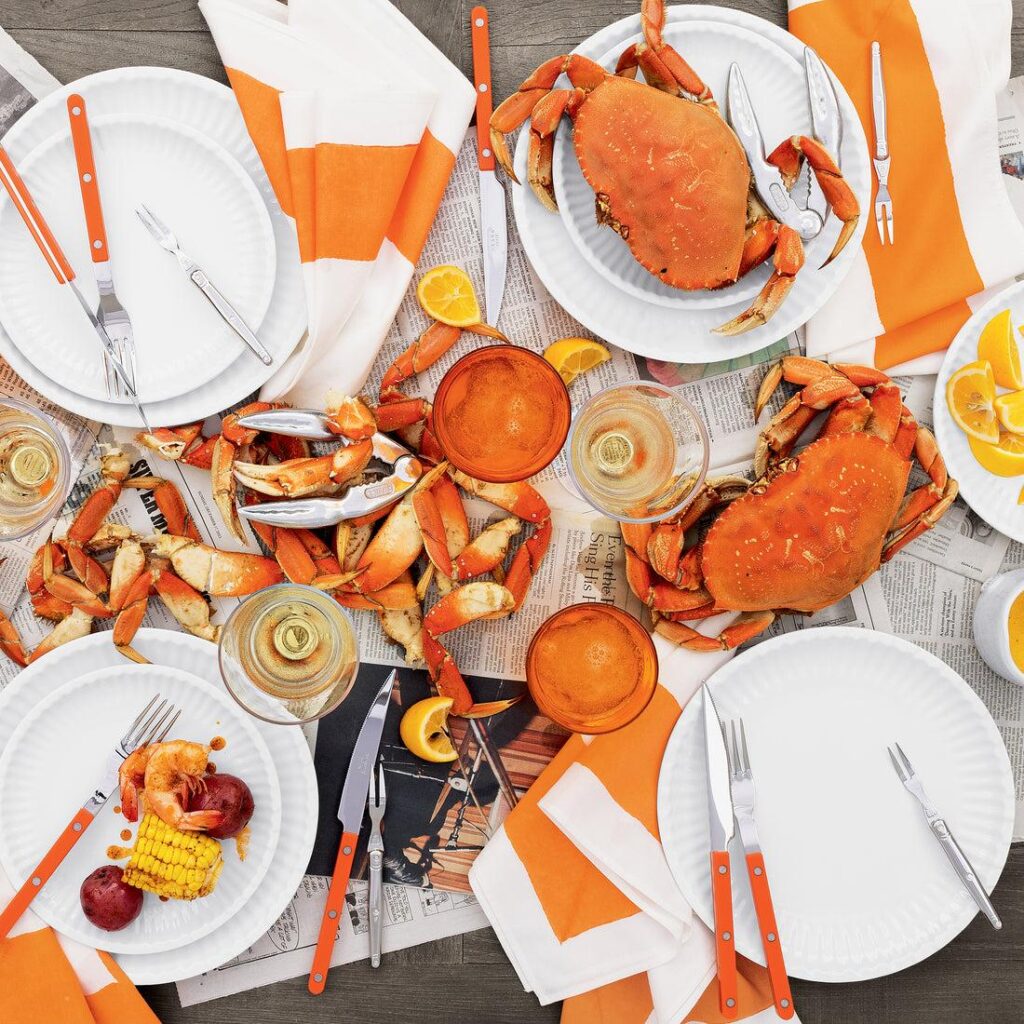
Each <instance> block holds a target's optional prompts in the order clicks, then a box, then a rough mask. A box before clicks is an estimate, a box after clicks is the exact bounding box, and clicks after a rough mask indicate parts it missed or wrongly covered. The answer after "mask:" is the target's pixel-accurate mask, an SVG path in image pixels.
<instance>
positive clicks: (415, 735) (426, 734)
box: [398, 697, 459, 764]
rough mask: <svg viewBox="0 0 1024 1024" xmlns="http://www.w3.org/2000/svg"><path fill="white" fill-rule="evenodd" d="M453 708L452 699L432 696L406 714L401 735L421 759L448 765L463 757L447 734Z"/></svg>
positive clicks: (403, 717) (414, 705)
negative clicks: (449, 713)
mask: <svg viewBox="0 0 1024 1024" xmlns="http://www.w3.org/2000/svg"><path fill="white" fill-rule="evenodd" d="M451 706H452V699H451V697H428V698H427V699H426V700H421V701H417V702H416V703H415V704H413V706H412V707H411V708H409V710H408V711H406V713H405V714H404V715H402V724H401V725H399V727H398V733H399V735H400V736H401V737H402V742H403V743H404V744H405V745H406V746H407V747H408V748H409V750H411V751H412V753H414V754H415V755H416V756H417V757H422V758H423V760H424V761H433V762H434V763H435V764H445V763H447V762H448V761H454V760H455V759H456V758H457V757H458V756H459V755H458V753H457V751H456V750H455V748H454V747H453V746H452V743H451V740H449V739H448V735H447V733H446V731H445V730H446V729H447V728H448V712H449V711H450V710H451Z"/></svg>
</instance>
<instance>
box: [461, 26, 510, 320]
mask: <svg viewBox="0 0 1024 1024" xmlns="http://www.w3.org/2000/svg"><path fill="white" fill-rule="evenodd" d="M469 17H470V35H471V37H472V40H473V77H474V78H475V80H476V147H477V166H478V167H479V169H480V236H481V242H482V243H483V251H484V315H485V316H486V317H487V322H488V323H489V324H490V325H491V326H492V327H493V326H496V325H497V323H498V314H499V313H500V312H501V299H502V296H503V295H504V294H505V274H506V270H507V266H508V224H507V221H506V214H505V190H504V188H502V186H501V183H500V182H499V181H498V177H497V174H496V173H495V169H494V153H493V152H492V150H491V140H490V121H491V107H492V101H491V54H490V40H489V35H488V23H489V19H488V16H487V8H486V7H474V8H473V10H472V11H471V12H470V16H469Z"/></svg>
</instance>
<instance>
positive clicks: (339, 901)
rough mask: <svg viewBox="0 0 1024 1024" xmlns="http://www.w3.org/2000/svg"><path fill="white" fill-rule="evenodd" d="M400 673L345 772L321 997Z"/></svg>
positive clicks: (320, 968) (315, 988) (317, 977)
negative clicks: (339, 839)
mask: <svg viewBox="0 0 1024 1024" xmlns="http://www.w3.org/2000/svg"><path fill="white" fill-rule="evenodd" d="M397 675H398V673H397V671H396V670H392V671H391V672H390V673H389V674H388V677H387V679H385V680H384V683H383V685H382V686H381V688H380V689H379V690H378V691H377V696H376V697H374V698H373V703H372V704H371V705H370V710H369V711H367V713H366V718H365V719H364V720H363V724H362V726H361V727H360V729H359V735H358V736H357V737H356V744H355V747H353V749H352V759H351V760H350V761H349V765H348V771H347V772H346V773H345V784H344V785H343V786H342V789H341V802H340V803H339V804H338V821H340V822H341V842H340V843H339V844H338V859H337V861H335V864H334V874H333V875H332V877H331V886H330V889H329V890H328V893H327V905H326V906H325V907H324V916H323V920H322V921H321V922H320V936H319V938H318V939H317V943H316V952H315V953H314V954H313V967H312V970H311V971H310V972H309V991H310V992H312V993H313V995H315V996H318V995H320V993H321V992H323V990H324V988H325V987H326V985H327V971H328V969H329V968H330V966H331V952H332V951H333V949H334V943H335V940H336V939H337V937H338V924H339V921H338V919H339V918H340V917H341V912H342V911H343V910H344V909H345V890H346V889H347V887H348V879H349V875H350V874H351V873H352V861H353V859H354V858H355V855H356V841H357V840H358V838H359V829H360V827H361V826H362V823H363V814H364V812H365V811H366V794H367V793H368V792H369V787H370V773H371V772H372V771H373V766H374V764H375V762H376V760H377V752H378V750H379V749H380V738H381V736H382V735H383V734H384V720H385V719H386V718H387V715H388V705H389V704H390V702H391V691H392V689H393V688H394V685H395V678H396V676H397Z"/></svg>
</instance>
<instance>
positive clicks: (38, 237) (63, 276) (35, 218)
mask: <svg viewBox="0 0 1024 1024" xmlns="http://www.w3.org/2000/svg"><path fill="white" fill-rule="evenodd" d="M0 186H3V189H4V191H5V192H6V193H7V194H8V195H9V196H10V198H11V202H12V203H13V204H14V208H15V209H16V210H17V211H18V215H19V216H20V217H21V219H22V220H23V221H24V222H25V227H26V228H28V232H29V234H30V235H31V236H32V240H33V241H34V242H35V243H36V247H37V248H38V249H39V251H40V253H42V256H43V259H44V260H46V265H47V266H48V267H49V268H50V270H51V271H52V273H53V276H54V277H55V278H56V280H57V284H66V285H68V287H69V288H70V289H71V292H72V294H73V295H74V296H75V298H76V299H77V300H78V304H79V306H81V307H82V312H83V313H85V315H86V317H88V319H89V323H91V324H92V327H93V331H94V332H95V334H96V338H97V340H98V341H99V343H100V346H101V348H102V349H103V351H104V353H106V356H107V359H109V360H110V365H111V366H112V367H113V368H114V370H115V372H116V373H117V376H118V378H119V380H120V381H121V384H122V387H123V390H124V393H125V394H126V395H127V396H128V397H129V398H130V399H131V401H132V404H133V405H134V406H135V411H136V412H137V413H138V414H139V419H140V420H141V421H142V425H143V426H144V427H145V428H146V429H147V430H148V431H149V432H150V433H152V428H151V427H150V425H149V422H148V420H147V419H146V414H145V412H144V411H143V409H142V404H141V403H140V402H139V396H138V395H137V394H136V393H135V385H134V383H133V381H132V379H131V377H130V376H129V375H128V373H127V371H126V370H125V368H124V365H123V363H122V362H121V359H120V357H119V356H118V353H117V350H116V349H115V348H114V343H113V342H112V341H111V340H110V336H109V335H108V334H107V332H106V329H105V328H104V327H103V324H101V323H100V321H99V318H98V317H97V316H96V313H95V312H94V311H93V309H92V307H91V306H90V305H89V303H88V302H86V300H85V296H84V295H83V294H82V292H81V289H80V288H79V287H78V285H77V284H76V283H75V271H74V268H73V267H72V266H71V264H70V263H69V262H68V258H67V256H65V255H64V251H63V250H62V249H61V247H60V244H59V243H58V241H57V239H56V237H55V236H54V234H53V232H52V231H51V230H50V226H49V225H48V224H47V223H46V220H45V219H44V217H43V215H42V213H40V211H39V207H37V206H36V204H35V201H34V200H33V199H32V194H31V193H30V192H29V190H28V187H27V186H26V185H25V182H24V181H23V180H22V178H21V175H20V174H18V171H17V169H16V168H15V166H14V161H12V160H11V158H10V155H9V154H8V153H7V151H6V150H5V149H4V148H3V147H2V146H0ZM104 244H105V243H104Z"/></svg>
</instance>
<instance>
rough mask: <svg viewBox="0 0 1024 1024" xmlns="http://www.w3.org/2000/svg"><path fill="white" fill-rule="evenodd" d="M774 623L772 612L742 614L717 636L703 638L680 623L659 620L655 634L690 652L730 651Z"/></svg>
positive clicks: (702, 635)
mask: <svg viewBox="0 0 1024 1024" xmlns="http://www.w3.org/2000/svg"><path fill="white" fill-rule="evenodd" d="M774 621H775V613H774V612H744V613H743V614H742V615H741V616H740V617H739V618H738V619H737V620H736V621H735V622H734V623H733V624H732V625H731V626H727V627H726V628H725V629H723V630H722V632H721V633H719V634H718V636H705V635H704V634H703V633H698V632H697V630H695V629H692V628H691V627H690V626H687V625H686V624H685V623H682V622H674V621H672V620H671V619H661V620H660V621H659V622H658V624H657V625H656V626H655V627H654V631H655V632H656V633H660V634H661V635H662V636H663V637H666V638H667V639H669V640H671V641H672V642H673V643H676V644H678V645H679V646H680V647H685V648H687V650H691V651H731V650H733V649H734V648H736V647H739V646H740V644H744V643H746V642H747V641H748V640H751V639H753V638H754V637H755V636H757V635H758V634H759V633H763V632H764V631H765V630H766V629H767V628H768V627H769V626H770V625H771V624H772V623H773V622H774Z"/></svg>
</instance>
